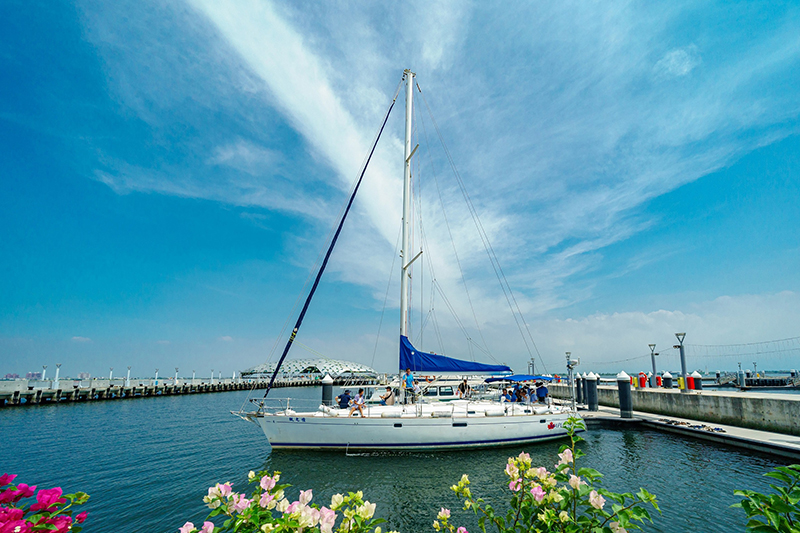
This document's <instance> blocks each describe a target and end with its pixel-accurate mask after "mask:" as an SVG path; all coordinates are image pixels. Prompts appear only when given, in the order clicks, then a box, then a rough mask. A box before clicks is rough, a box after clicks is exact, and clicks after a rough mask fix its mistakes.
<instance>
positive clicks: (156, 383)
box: [156, 368, 158, 387]
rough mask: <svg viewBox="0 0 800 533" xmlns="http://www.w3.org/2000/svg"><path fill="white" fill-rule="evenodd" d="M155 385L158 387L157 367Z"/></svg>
mask: <svg viewBox="0 0 800 533" xmlns="http://www.w3.org/2000/svg"><path fill="white" fill-rule="evenodd" d="M156 387H158V369H157V368H156Z"/></svg>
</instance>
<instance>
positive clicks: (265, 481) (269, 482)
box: [260, 476, 276, 490]
mask: <svg viewBox="0 0 800 533" xmlns="http://www.w3.org/2000/svg"><path fill="white" fill-rule="evenodd" d="M260 484H261V488H262V489H264V490H272V489H273V487H275V484H276V481H275V479H273V478H271V477H269V476H264V477H262V478H261V482H260Z"/></svg>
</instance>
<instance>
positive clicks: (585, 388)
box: [583, 372, 591, 405]
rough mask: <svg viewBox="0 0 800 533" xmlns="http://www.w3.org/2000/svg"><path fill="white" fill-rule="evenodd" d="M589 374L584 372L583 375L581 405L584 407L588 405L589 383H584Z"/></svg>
mask: <svg viewBox="0 0 800 533" xmlns="http://www.w3.org/2000/svg"><path fill="white" fill-rule="evenodd" d="M589 374H591V372H589ZM589 374H587V373H586V372H584V373H583V403H585V404H586V405H589V383H588V382H587V381H586V378H588V377H589Z"/></svg>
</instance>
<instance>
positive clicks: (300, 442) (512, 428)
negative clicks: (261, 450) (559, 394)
mask: <svg viewBox="0 0 800 533" xmlns="http://www.w3.org/2000/svg"><path fill="white" fill-rule="evenodd" d="M323 409H324V410H323ZM526 411H527V412H526ZM537 411H538V413H537ZM365 413H366V414H367V416H365V417H363V418H362V417H359V416H355V417H347V416H346V415H347V411H346V410H339V409H329V408H322V407H321V408H320V410H319V411H314V412H306V413H296V412H294V411H291V410H289V411H279V412H275V413H263V412H261V413H250V414H248V415H246V416H247V417H248V418H249V419H250V420H252V421H254V422H256V423H258V425H259V426H260V427H261V429H262V430H263V431H264V435H266V437H267V439H268V440H269V443H270V444H271V445H272V447H273V448H276V449H311V450H371V451H375V450H430V449H459V448H482V447H490V446H491V447H496V446H513V445H519V444H529V443H532V442H540V441H544V440H549V439H555V438H561V437H564V436H566V434H567V432H566V430H565V429H564V422H566V420H567V419H568V418H569V417H570V416H575V414H574V413H573V412H571V411H562V410H559V409H557V408H552V409H547V408H543V407H538V408H537V407H536V406H524V405H521V404H498V403H492V402H466V401H455V402H448V403H447V405H446V406H443V405H442V404H438V405H437V404H421V405H409V406H405V407H403V406H392V407H369V408H368V409H365Z"/></svg>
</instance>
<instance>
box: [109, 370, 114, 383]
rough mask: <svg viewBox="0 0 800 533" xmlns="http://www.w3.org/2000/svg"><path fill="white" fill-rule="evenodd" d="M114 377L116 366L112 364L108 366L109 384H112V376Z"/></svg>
mask: <svg viewBox="0 0 800 533" xmlns="http://www.w3.org/2000/svg"><path fill="white" fill-rule="evenodd" d="M113 377H114V367H113V366H111V367H109V368H108V386H109V387H110V386H111V378H113Z"/></svg>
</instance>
